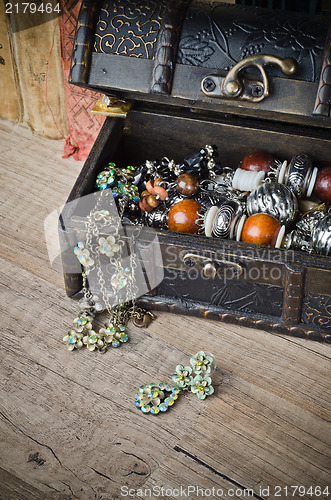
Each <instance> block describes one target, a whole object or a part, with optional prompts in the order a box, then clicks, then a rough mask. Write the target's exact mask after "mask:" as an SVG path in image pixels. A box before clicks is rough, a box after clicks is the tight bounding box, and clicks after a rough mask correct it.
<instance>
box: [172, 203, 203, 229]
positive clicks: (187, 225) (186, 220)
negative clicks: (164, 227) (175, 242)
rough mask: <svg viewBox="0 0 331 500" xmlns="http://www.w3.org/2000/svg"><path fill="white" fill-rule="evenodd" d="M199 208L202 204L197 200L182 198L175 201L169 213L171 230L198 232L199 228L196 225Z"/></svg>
mask: <svg viewBox="0 0 331 500" xmlns="http://www.w3.org/2000/svg"><path fill="white" fill-rule="evenodd" d="M199 208H201V205H200V203H199V202H198V201H196V200H182V201H179V202H178V203H175V205H173V206H172V207H171V208H170V210H169V214H168V227H169V229H170V231H175V232H178V233H190V234H196V233H197V232H198V229H199V227H198V226H197V225H196V220H197V218H198V213H197V211H198V210H199Z"/></svg>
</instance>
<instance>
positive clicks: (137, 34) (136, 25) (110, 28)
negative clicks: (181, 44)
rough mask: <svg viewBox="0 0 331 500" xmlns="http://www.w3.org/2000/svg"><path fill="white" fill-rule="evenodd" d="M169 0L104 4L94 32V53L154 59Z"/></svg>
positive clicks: (121, 1)
mask: <svg viewBox="0 0 331 500" xmlns="http://www.w3.org/2000/svg"><path fill="white" fill-rule="evenodd" d="M166 6H167V1H166V0H162V1H160V2H159V1H157V0H155V1H152V0H151V1H149V2H146V1H144V0H142V1H140V0H138V1H129V2H128V1H126V0H116V1H115V2H104V4H103V6H102V8H101V10H100V15H99V19H98V22H97V26H96V31H95V41H94V51H95V52H102V53H104V54H116V55H121V56H129V57H141V58H144V59H153V56H154V50H155V47H154V46H155V43H156V41H157V38H158V33H159V31H160V28H161V20H162V18H163V16H164V13H165V9H166Z"/></svg>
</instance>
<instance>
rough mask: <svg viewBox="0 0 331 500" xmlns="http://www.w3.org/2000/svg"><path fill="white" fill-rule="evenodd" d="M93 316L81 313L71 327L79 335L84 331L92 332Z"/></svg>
mask: <svg viewBox="0 0 331 500" xmlns="http://www.w3.org/2000/svg"><path fill="white" fill-rule="evenodd" d="M92 321H93V316H91V315H90V314H89V313H88V312H82V313H80V315H79V316H78V317H77V318H75V319H74V321H73V326H74V329H75V330H76V332H79V333H81V332H82V331H84V330H87V331H89V330H92Z"/></svg>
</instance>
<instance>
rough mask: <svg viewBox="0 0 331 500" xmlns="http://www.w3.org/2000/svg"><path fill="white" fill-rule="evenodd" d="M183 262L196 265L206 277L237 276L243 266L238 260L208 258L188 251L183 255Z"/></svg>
mask: <svg viewBox="0 0 331 500" xmlns="http://www.w3.org/2000/svg"><path fill="white" fill-rule="evenodd" d="M183 263H184V264H185V266H187V267H196V268H197V269H198V270H200V271H202V273H203V275H204V276H205V277H206V278H215V277H216V276H218V277H220V276H222V275H224V274H226V276H227V277H228V278H233V277H239V276H240V275H241V274H242V273H243V270H244V269H243V266H242V265H241V264H239V263H238V262H233V261H230V260H221V259H217V258H209V257H206V256H204V255H198V254H195V253H191V252H188V253H186V254H185V255H184V257H183Z"/></svg>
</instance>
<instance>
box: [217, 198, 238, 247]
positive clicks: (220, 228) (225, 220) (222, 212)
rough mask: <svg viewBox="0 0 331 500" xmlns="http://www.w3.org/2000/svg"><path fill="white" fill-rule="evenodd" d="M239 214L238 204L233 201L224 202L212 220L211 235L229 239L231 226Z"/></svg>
mask: <svg viewBox="0 0 331 500" xmlns="http://www.w3.org/2000/svg"><path fill="white" fill-rule="evenodd" d="M240 214H241V207H240V204H239V203H237V202H236V201H233V200H227V201H225V202H224V203H223V204H222V205H221V206H220V208H219V209H218V211H217V213H216V215H215V218H214V220H213V226H212V235H213V236H215V237H216V238H223V239H225V238H229V236H230V232H231V226H232V224H233V223H234V221H235V220H236V219H237V218H238V216H239V215H240Z"/></svg>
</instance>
